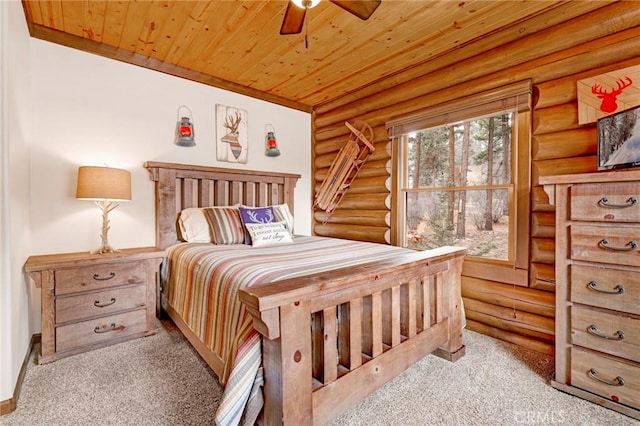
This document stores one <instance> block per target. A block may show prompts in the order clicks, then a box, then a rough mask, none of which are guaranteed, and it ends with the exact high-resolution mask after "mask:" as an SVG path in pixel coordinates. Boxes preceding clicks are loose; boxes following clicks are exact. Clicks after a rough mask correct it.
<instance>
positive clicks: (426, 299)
mask: <svg viewBox="0 0 640 426" xmlns="http://www.w3.org/2000/svg"><path fill="white" fill-rule="evenodd" d="M465 252H466V250H465V249H464V248H459V247H443V248H439V249H436V250H430V251H426V252H416V253H412V254H410V255H407V256H402V257H393V258H390V259H388V260H385V261H384V262H377V263H370V264H365V265H359V266H354V267H349V268H344V269H340V270H336V271H329V272H326V273H321V274H318V275H315V276H312V277H303V278H293V279H288V280H283V281H279V282H276V283H274V284H273V285H270V286H264V287H257V288H249V289H246V290H241V293H240V299H241V300H242V301H243V302H244V303H245V304H246V305H247V307H248V309H249V311H250V312H251V315H252V316H253V319H254V327H255V328H256V330H258V331H259V332H260V333H261V334H262V335H263V337H264V338H263V365H264V369H265V388H264V393H265V409H264V417H265V424H269V425H272V424H281V423H282V424H285V425H311V424H316V425H320V424H325V423H327V422H328V421H330V420H331V419H333V418H334V417H336V416H338V415H340V414H341V413H343V412H344V411H345V410H346V409H348V408H349V407H352V406H353V405H354V404H356V403H357V402H358V401H361V400H362V399H364V398H365V397H366V396H367V395H369V394H370V393H372V392H373V391H374V390H376V389H378V388H379V387H381V386H382V385H383V384H384V383H386V382H387V381H389V380H390V379H392V378H393V377H395V376H397V375H398V374H400V373H401V372H402V371H404V370H405V369H407V368H408V367H410V366H411V365H413V364H414V363H415V362H417V361H418V360H420V359H421V358H423V357H424V356H425V355H427V354H429V353H432V352H433V353H434V354H436V355H438V356H442V357H444V358H446V359H448V360H451V361H455V360H457V359H458V358H460V357H462V356H463V355H464V345H463V342H462V306H461V291H460V274H461V270H462V261H463V257H464V254H465ZM305 324H307V325H308V326H304V325H305Z"/></svg>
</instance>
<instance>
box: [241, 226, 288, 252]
mask: <svg viewBox="0 0 640 426" xmlns="http://www.w3.org/2000/svg"><path fill="white" fill-rule="evenodd" d="M244 226H245V227H246V228H247V231H248V232H249V235H251V245H252V246H253V247H261V246H267V245H272V244H282V243H290V242H292V241H293V239H292V238H291V234H289V230H288V229H287V225H286V223H285V222H284V221H282V222H270V223H246V224H245V225H244Z"/></svg>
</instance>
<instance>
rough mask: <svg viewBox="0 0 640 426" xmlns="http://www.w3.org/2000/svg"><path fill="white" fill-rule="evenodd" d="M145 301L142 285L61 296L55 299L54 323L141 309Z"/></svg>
mask: <svg viewBox="0 0 640 426" xmlns="http://www.w3.org/2000/svg"><path fill="white" fill-rule="evenodd" d="M146 299H147V287H146V286H145V285H144V284H137V285H130V286H125V287H119V288H114V289H111V290H107V291H98V292H93V293H80V294H77V295H69V296H62V297H59V298H58V299H56V323H58V324H60V323H64V322H68V321H76V320H82V319H86V318H91V317H96V316H100V315H109V314H112V313H114V312H118V311H124V310H130V309H135V308H141V307H144V306H145V304H146Z"/></svg>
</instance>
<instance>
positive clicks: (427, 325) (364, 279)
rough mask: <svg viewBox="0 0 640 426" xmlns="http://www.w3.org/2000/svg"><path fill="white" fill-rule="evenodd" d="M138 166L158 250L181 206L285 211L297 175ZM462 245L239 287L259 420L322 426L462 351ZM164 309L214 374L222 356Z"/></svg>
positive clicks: (170, 239)
mask: <svg viewBox="0 0 640 426" xmlns="http://www.w3.org/2000/svg"><path fill="white" fill-rule="evenodd" d="M145 167H146V168H147V169H148V170H149V171H150V173H151V178H152V180H154V181H155V193H156V240H157V245H158V246H159V247H160V248H163V249H164V248H167V247H168V246H170V245H172V244H175V243H176V242H177V235H176V220H177V215H178V213H179V212H180V211H181V210H182V209H184V208H187V207H205V206H214V205H218V206H219V205H233V204H237V203H242V204H246V205H252V206H267V205H271V204H282V203H285V202H286V203H288V204H289V207H290V209H291V211H292V212H293V189H294V187H295V183H296V180H297V179H298V178H299V175H295V174H289V173H273V172H256V171H246V170H232V169H223V168H215V167H204V166H192V165H183V164H173V163H160V162H147V163H145ZM465 252H466V250H465V249H464V248H459V247H443V248H440V249H437V250H431V251H426V252H415V253H411V254H408V255H406V256H400V257H399V256H395V257H391V258H389V259H388V260H385V261H383V262H377V263H368V264H363V265H358V266H353V267H348V268H342V269H338V270H334V271H329V272H325V273H321V274H317V275H314V276H308V277H301V278H293V279H287V280H283V281H278V282H276V283H274V284H272V285H268V286H263V287H257V288H249V289H246V290H241V291H240V299H241V300H242V301H243V302H244V303H245V304H246V305H247V307H248V308H249V311H250V312H251V315H252V316H253V318H254V327H255V329H256V330H257V331H258V332H259V333H260V334H261V335H262V336H263V344H262V348H263V367H264V374H265V385H264V397H265V405H264V413H263V419H264V423H265V424H267V425H276V424H286V425H310V424H325V423H327V422H329V421H330V420H331V419H333V418H335V417H337V416H338V415H340V414H341V413H343V412H344V411H345V410H347V409H348V408H349V407H351V406H353V405H355V404H356V403H357V402H359V401H361V400H362V399H364V398H365V397H366V396H367V395H369V394H370V393H372V392H373V391H375V390H376V389H378V388H380V387H381V386H382V385H383V384H384V383H386V382H387V381H389V380H390V379H392V378H393V377H395V376H397V375H398V374H400V373H401V372H402V371H404V370H405V369H407V368H408V367H410V366H411V365H413V364H414V363H415V362H417V361H418V360H420V359H421V358H423V357H424V356H426V355H427V354H429V353H434V354H435V355H438V356H440V357H443V358H446V359H448V360H450V361H455V360H457V359H459V358H460V357H462V356H463V355H464V353H465V347H464V345H463V343H462V306H461V290H460V274H461V270H462V261H463V258H464V255H465ZM158 294H159V295H160V291H159V292H158ZM159 306H162V305H160V304H159ZM164 308H165V310H166V311H167V313H168V314H169V316H170V317H171V319H172V320H173V321H174V322H175V323H176V325H177V326H178V328H179V329H180V330H181V331H182V333H183V334H184V335H185V337H186V338H187V339H188V340H189V342H190V343H191V344H192V345H193V347H194V348H195V349H196V351H197V352H198V353H199V354H200V355H201V356H202V358H203V359H204V360H205V361H206V362H207V363H208V364H209V365H210V366H211V368H212V369H213V371H214V372H215V373H216V374H218V375H220V373H221V371H222V361H221V360H220V359H218V357H217V356H216V355H215V354H213V353H212V352H211V351H210V350H209V349H208V348H207V347H206V346H205V345H204V344H203V343H202V342H200V340H199V339H198V337H197V336H196V335H195V334H194V333H193V332H191V331H190V330H189V328H188V327H187V325H186V324H185V322H184V321H183V320H182V319H181V318H180V317H179V316H178V315H177V313H176V312H175V311H173V310H172V309H171V307H169V306H166V305H165V306H164ZM305 323H307V324H309V326H308V327H301V326H300V324H305Z"/></svg>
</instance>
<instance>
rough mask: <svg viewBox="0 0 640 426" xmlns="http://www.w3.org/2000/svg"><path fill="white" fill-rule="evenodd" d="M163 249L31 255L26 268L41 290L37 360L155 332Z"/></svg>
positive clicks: (47, 359)
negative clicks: (39, 337)
mask: <svg viewBox="0 0 640 426" xmlns="http://www.w3.org/2000/svg"><path fill="white" fill-rule="evenodd" d="M164 255H165V252H164V251H163V250H160V249H158V248H156V247H145V248H133V249H123V250H121V251H118V252H116V253H107V254H90V253H88V252H84V253H63V254H51V255H41V256H31V257H29V259H27V262H26V263H25V266H24V269H25V272H26V273H27V275H28V276H29V278H30V279H31V280H32V281H33V282H34V284H35V285H36V287H39V288H41V289H42V297H41V298H42V303H41V304H42V343H41V355H40V358H39V360H38V362H39V363H40V364H45V363H48V362H52V361H56V360H58V359H60V358H63V357H66V356H69V355H75V354H79V353H82V352H86V351H89V350H92V349H96V348H100V347H103V346H108V345H111V344H114V343H119V342H123V341H125V340H130V339H135V338H137V337H142V336H149V335H152V334H155V333H157V329H156V319H155V316H156V288H157V284H158V280H159V269H160V264H161V263H162V261H163V259H164Z"/></svg>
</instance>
